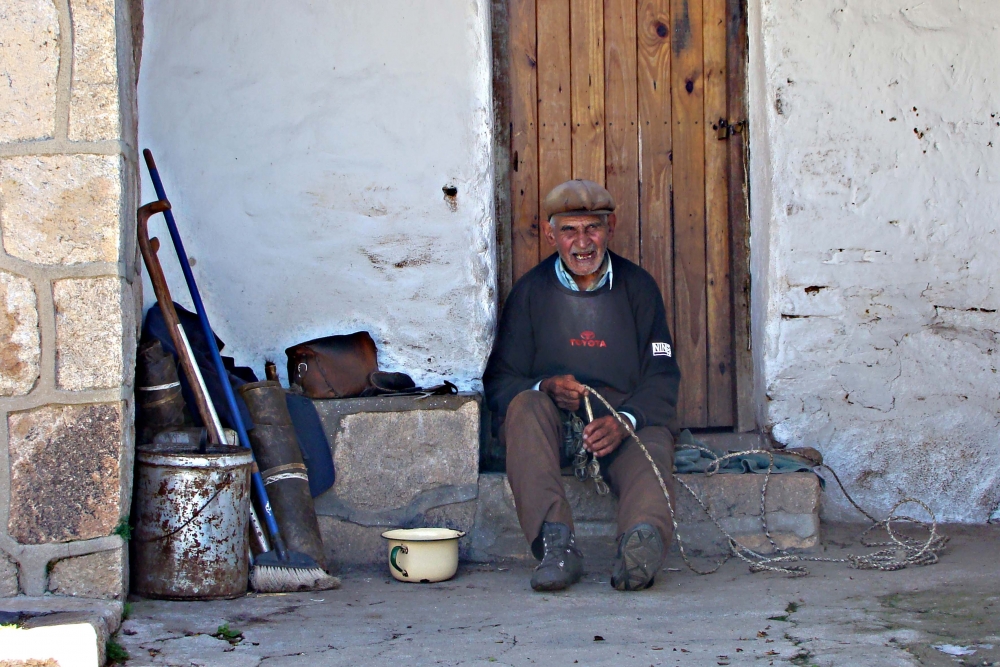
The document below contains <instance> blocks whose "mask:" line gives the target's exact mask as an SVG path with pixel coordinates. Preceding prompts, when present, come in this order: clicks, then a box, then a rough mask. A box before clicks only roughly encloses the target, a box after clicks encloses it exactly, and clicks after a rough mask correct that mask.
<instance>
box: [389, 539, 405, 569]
mask: <svg viewBox="0 0 1000 667" xmlns="http://www.w3.org/2000/svg"><path fill="white" fill-rule="evenodd" d="M400 551H402V552H403V553H404V554H408V553H410V550H409V549H407V548H406V546H405V545H403V544H399V545H397V546H394V547H393V548H392V551H390V552H389V563H390V564H391V565H392V566H393V567H394V568H396V569H397V570H399V573H400V574H402V575H403V576H404V577H408V576H410V575H409V574H407V573H406V570H404V569H403V568H401V567H400V566H399V565H398V564H397V563H396V555H397V554H399V552H400Z"/></svg>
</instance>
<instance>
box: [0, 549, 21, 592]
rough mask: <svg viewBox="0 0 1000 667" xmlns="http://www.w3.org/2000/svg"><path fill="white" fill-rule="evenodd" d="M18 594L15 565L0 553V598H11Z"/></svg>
mask: <svg viewBox="0 0 1000 667" xmlns="http://www.w3.org/2000/svg"><path fill="white" fill-rule="evenodd" d="M19 592H20V587H19V586H18V583H17V564H16V563H15V562H14V561H12V560H11V559H10V558H8V557H7V556H5V555H3V554H2V553H0V598H11V597H14V596H15V595H17V594H18V593H19Z"/></svg>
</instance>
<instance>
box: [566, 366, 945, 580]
mask: <svg viewBox="0 0 1000 667" xmlns="http://www.w3.org/2000/svg"><path fill="white" fill-rule="evenodd" d="M584 387H585V388H586V390H587V392H588V393H587V394H585V395H584V406H585V407H586V410H587V415H588V416H589V417H590V419H591V420H593V411H592V410H591V407H590V396H591V395H593V396H595V397H596V398H597V399H598V400H599V401H600V402H601V403H603V404H604V407H606V408H607V409H608V410H609V411H610V412H611V415H612V416H613V417H614V418H615V420H616V421H617V422H618V423H619V424H621V425H622V426H624V427H625V430H626V431H628V434H629V437H631V438H632V439H634V440H635V442H636V444H638V445H639V449H641V450H642V453H643V455H644V456H645V457H646V460H647V461H649V465H650V466H652V468H653V472H654V473H655V474H656V479H657V481H658V482H659V484H660V489H661V490H662V491H663V496H664V497H665V498H666V500H667V506H668V507H669V508H670V521H671V523H672V524H673V527H674V539H676V540H677V547H678V549H679V550H680V553H681V558H682V559H683V560H684V563H685V564H686V565H687V566H688V567H689V568H690V569H691V570H692V571H693V572H695V573H697V574H712V573H713V572H716V571H718V569H719V568H721V567H722V566H723V565H724V564H725V563H726V562H728V561H729V559H730V558H732V557H734V556H735V557H736V558H739V559H740V560H742V561H743V562H745V563H746V564H747V565H748V566H749V568H750V571H751V572H765V571H766V572H781V573H784V574H788V575H790V576H793V577H801V576H805V575H807V574H809V570H807V569H806V567H805V566H804V565H800V564H798V563H804V562H815V563H847V564H849V565H850V566H851V567H853V568H856V569H859V570H883V571H886V572H888V571H893V570H901V569H903V568H905V567H908V566H910V565H931V564H933V563H936V562H937V561H938V557H939V556H940V554H941V553H942V552H943V551H944V549H945V546H946V545H947V543H948V537H947V536H945V535H941V534H940V533H939V532H938V524H937V516H936V515H935V514H934V512H932V511H931V508H930V507H928V506H927V505H926V503H924V502H922V501H920V500H917V499H915V498H904V499H902V500H900V501H899V502H897V503H896V504H895V505H894V506H893V507H892V509H891V510H890V511H889V516H888V517H886V518H885V519H882V520H878V519H876V518H875V517H873V516H872V515H871V514H869V513H868V512H866V511H865V510H864V509H862V508H861V506H860V505H858V503H857V502H855V501H854V498H852V497H851V495H850V494H849V493H848V492H847V489H845V488H844V485H843V483H842V482H841V481H840V477H839V476H838V475H837V473H836V471H834V470H833V468H831V467H830V466H828V465H823V466H821V467H822V468H825V469H826V470H828V471H829V472H830V474H831V475H832V476H833V479H834V480H836V482H837V486H839V487H840V490H841V492H842V493H843V494H844V497H845V498H847V500H848V502H850V503H851V505H853V506H854V508H855V509H857V510H858V511H859V512H861V513H862V514H863V515H864V516H865V518H867V519H868V520H869V521H870V522H871V525H870V526H869V527H868V528H866V529H865V530H864V532H862V533H861V535H860V537H859V542H861V544H862V545H864V546H866V547H869V548H874V549H876V551H874V552H872V553H868V554H849V555H848V556H847V557H846V558H823V557H820V556H805V555H801V554H792V553H788V552H787V551H786V550H784V549H782V548H781V547H779V546H778V545H777V544H776V543H775V541H774V538H773V537H772V536H771V532H770V530H769V528H768V525H767V514H766V511H765V510H766V503H767V487H768V482H769V481H770V479H771V472H772V471H773V470H774V453H773V452H772V451H770V450H768V449H748V450H745V451H741V452H730V453H728V454H723V455H721V456H720V455H719V454H717V453H716V452H713V451H712V450H710V449H708V448H706V447H701V446H699V445H685V447H687V448H693V449H698V450H701V451H702V452H706V453H707V454H708V455H709V456H710V457H712V458H713V459H714V460H713V462H712V465H711V466H710V467H709V469H708V470H707V471H706V473H705V474H706V475H707V476H711V475H714V474H716V473H717V472H718V471H719V467H720V466H721V465H722V464H723V463H725V462H726V461H727V460H729V459H731V458H735V457H738V456H745V455H748V454H765V455H767V457H768V459H769V460H770V465H769V466H768V469H767V472H766V473H765V474H764V483H763V485H762V486H761V493H760V523H761V528H762V530H763V533H764V536H765V537H766V538H767V540H768V542H769V543H770V545H771V548H772V549H773V550H774V555H765V554H762V553H759V552H757V551H754V550H753V549H750V548H748V547H745V546H743V545H742V544H740V543H739V542H738V541H737V540H736V538H734V537H733V536H732V535H731V534H730V533H729V531H727V530H726V529H725V528H723V527H722V524H721V523H719V520H718V519H716V518H715V516H713V514H712V512H711V511H710V510H709V508H708V506H707V505H706V504H705V502H704V501H703V500H702V499H701V498H699V497H698V494H697V493H695V492H694V489H692V488H691V487H690V486H689V485H688V484H687V482H685V481H684V480H683V479H682V477H683V476H682V475H676V474H674V475H673V478H674V480H675V481H676V482H677V483H678V484H680V485H681V486H682V487H684V488H685V489H686V490H687V492H688V493H690V494H691V497H692V498H694V499H695V501H696V502H697V503H698V506H699V507H701V509H702V511H704V513H705V515H706V516H708V518H709V519H711V520H712V523H713V524H715V527H716V528H718V530H719V532H720V533H721V534H722V535H723V536H725V538H726V540H727V541H728V543H729V553H727V554H726V555H725V556H724V557H723V558H722V559H721V560H719V561H718V562H716V563H715V565H714V566H713V567H712V568H710V569H708V570H703V569H699V568H698V567H696V566H695V564H694V563H693V562H691V559H690V558H689V557H688V554H687V550H686V549H685V546H684V540H683V539H682V538H681V535H680V531H679V530H678V525H677V513H676V512H675V511H674V502H673V498H672V497H671V496H670V491H669V490H668V489H667V484H666V482H664V480H663V474H662V473H661V472H660V468H659V466H657V465H656V462H655V461H654V460H653V457H652V455H650V453H649V450H648V449H646V445H644V444H643V443H642V440H640V439H639V436H638V435H636V433H635V429H634V428H633V427H632V424H631V422H629V421H628V420H627V419H625V418H623V417H622V416H621V415H620V414H618V411H617V410H615V409H614V408H613V407H612V406H611V404H610V403H608V401H607V400H606V399H605V398H604V397H603V396H601V394H600V393H598V392H597V391H595V390H594V389H593V388H592V387H588V386H587V385H584ZM595 460H596V459H595ZM906 505H917V506H919V507H921V508H923V510H924V511H925V512H927V515H928V516H930V517H931V520H930V522H929V523H928V522H927V521H922V520H919V519H915V518H913V517H911V516H907V515H905V514H897V512H898V511H899V510H900V508H902V507H904V506H906ZM894 523H908V524H914V525H916V526H920V527H922V528H924V529H926V530H927V539H926V540H922V541H921V540H917V539H913V538H911V537H907V536H905V535H902V534H900V533H898V532H897V531H896V530H894V529H893V527H892V525H893V524H894ZM879 528H881V529H883V530H885V532H886V534H887V535H888V536H889V541H881V542H879V541H873V540H872V539H871V537H870V536H871V534H872V532H873V531H875V530H877V529H879Z"/></svg>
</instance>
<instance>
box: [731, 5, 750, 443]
mask: <svg viewBox="0 0 1000 667" xmlns="http://www.w3.org/2000/svg"><path fill="white" fill-rule="evenodd" d="M727 9H728V12H727V16H728V20H729V25H728V29H727V34H726V40H727V45H728V47H727V49H728V54H727V58H726V70H727V79H728V95H727V97H728V99H727V105H728V108H729V120H730V122H731V123H733V124H737V125H738V124H739V123H740V122H741V121H745V120H746V119H747V107H746V99H747V98H746V82H747V58H748V52H749V51H748V50H749V45H748V42H747V13H746V0H728V2H727ZM749 136H750V135H749V130H748V129H747V127H746V126H745V125H743V126H740V132H739V133H738V134H736V135H734V136H733V137H731V138H730V139H729V142H728V144H729V146H728V148H729V225H730V235H731V236H730V238H731V242H730V249H731V255H732V269H731V272H730V273H731V276H732V290H733V314H732V318H733V353H734V356H735V360H734V365H735V371H734V379H735V380H736V420H735V421H736V430H738V431H752V430H754V429H755V428H756V427H757V417H756V414H755V410H754V400H753V356H752V354H751V350H750V211H749V209H748V207H747V187H748V183H747V171H746V169H747V164H748V155H747V149H748V146H749Z"/></svg>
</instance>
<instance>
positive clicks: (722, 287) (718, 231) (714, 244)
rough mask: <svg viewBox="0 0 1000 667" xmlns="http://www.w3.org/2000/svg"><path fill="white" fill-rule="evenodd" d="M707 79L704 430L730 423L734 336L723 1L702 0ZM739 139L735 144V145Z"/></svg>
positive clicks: (705, 134) (724, 13) (705, 130)
mask: <svg viewBox="0 0 1000 667" xmlns="http://www.w3.org/2000/svg"><path fill="white" fill-rule="evenodd" d="M703 3H704V4H703V10H704V15H703V17H704V18H703V21H702V25H703V29H704V54H703V63H704V74H705V115H704V137H705V226H706V248H705V257H706V262H705V263H706V267H705V269H706V286H705V289H706V297H707V299H706V303H707V310H706V315H707V317H706V321H707V331H708V334H707V335H708V426H731V425H732V423H733V408H734V404H733V332H732V300H731V285H730V281H729V270H730V264H729V262H730V257H729V151H728V143H727V141H728V139H722V140H720V139H719V136H720V135H719V131H720V129H721V131H722V133H723V136H725V135H726V134H727V129H726V128H727V127H728V115H729V114H728V109H727V107H726V92H727V91H726V84H727V81H726V27H727V21H726V0H703ZM737 140H738V139H734V141H737Z"/></svg>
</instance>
